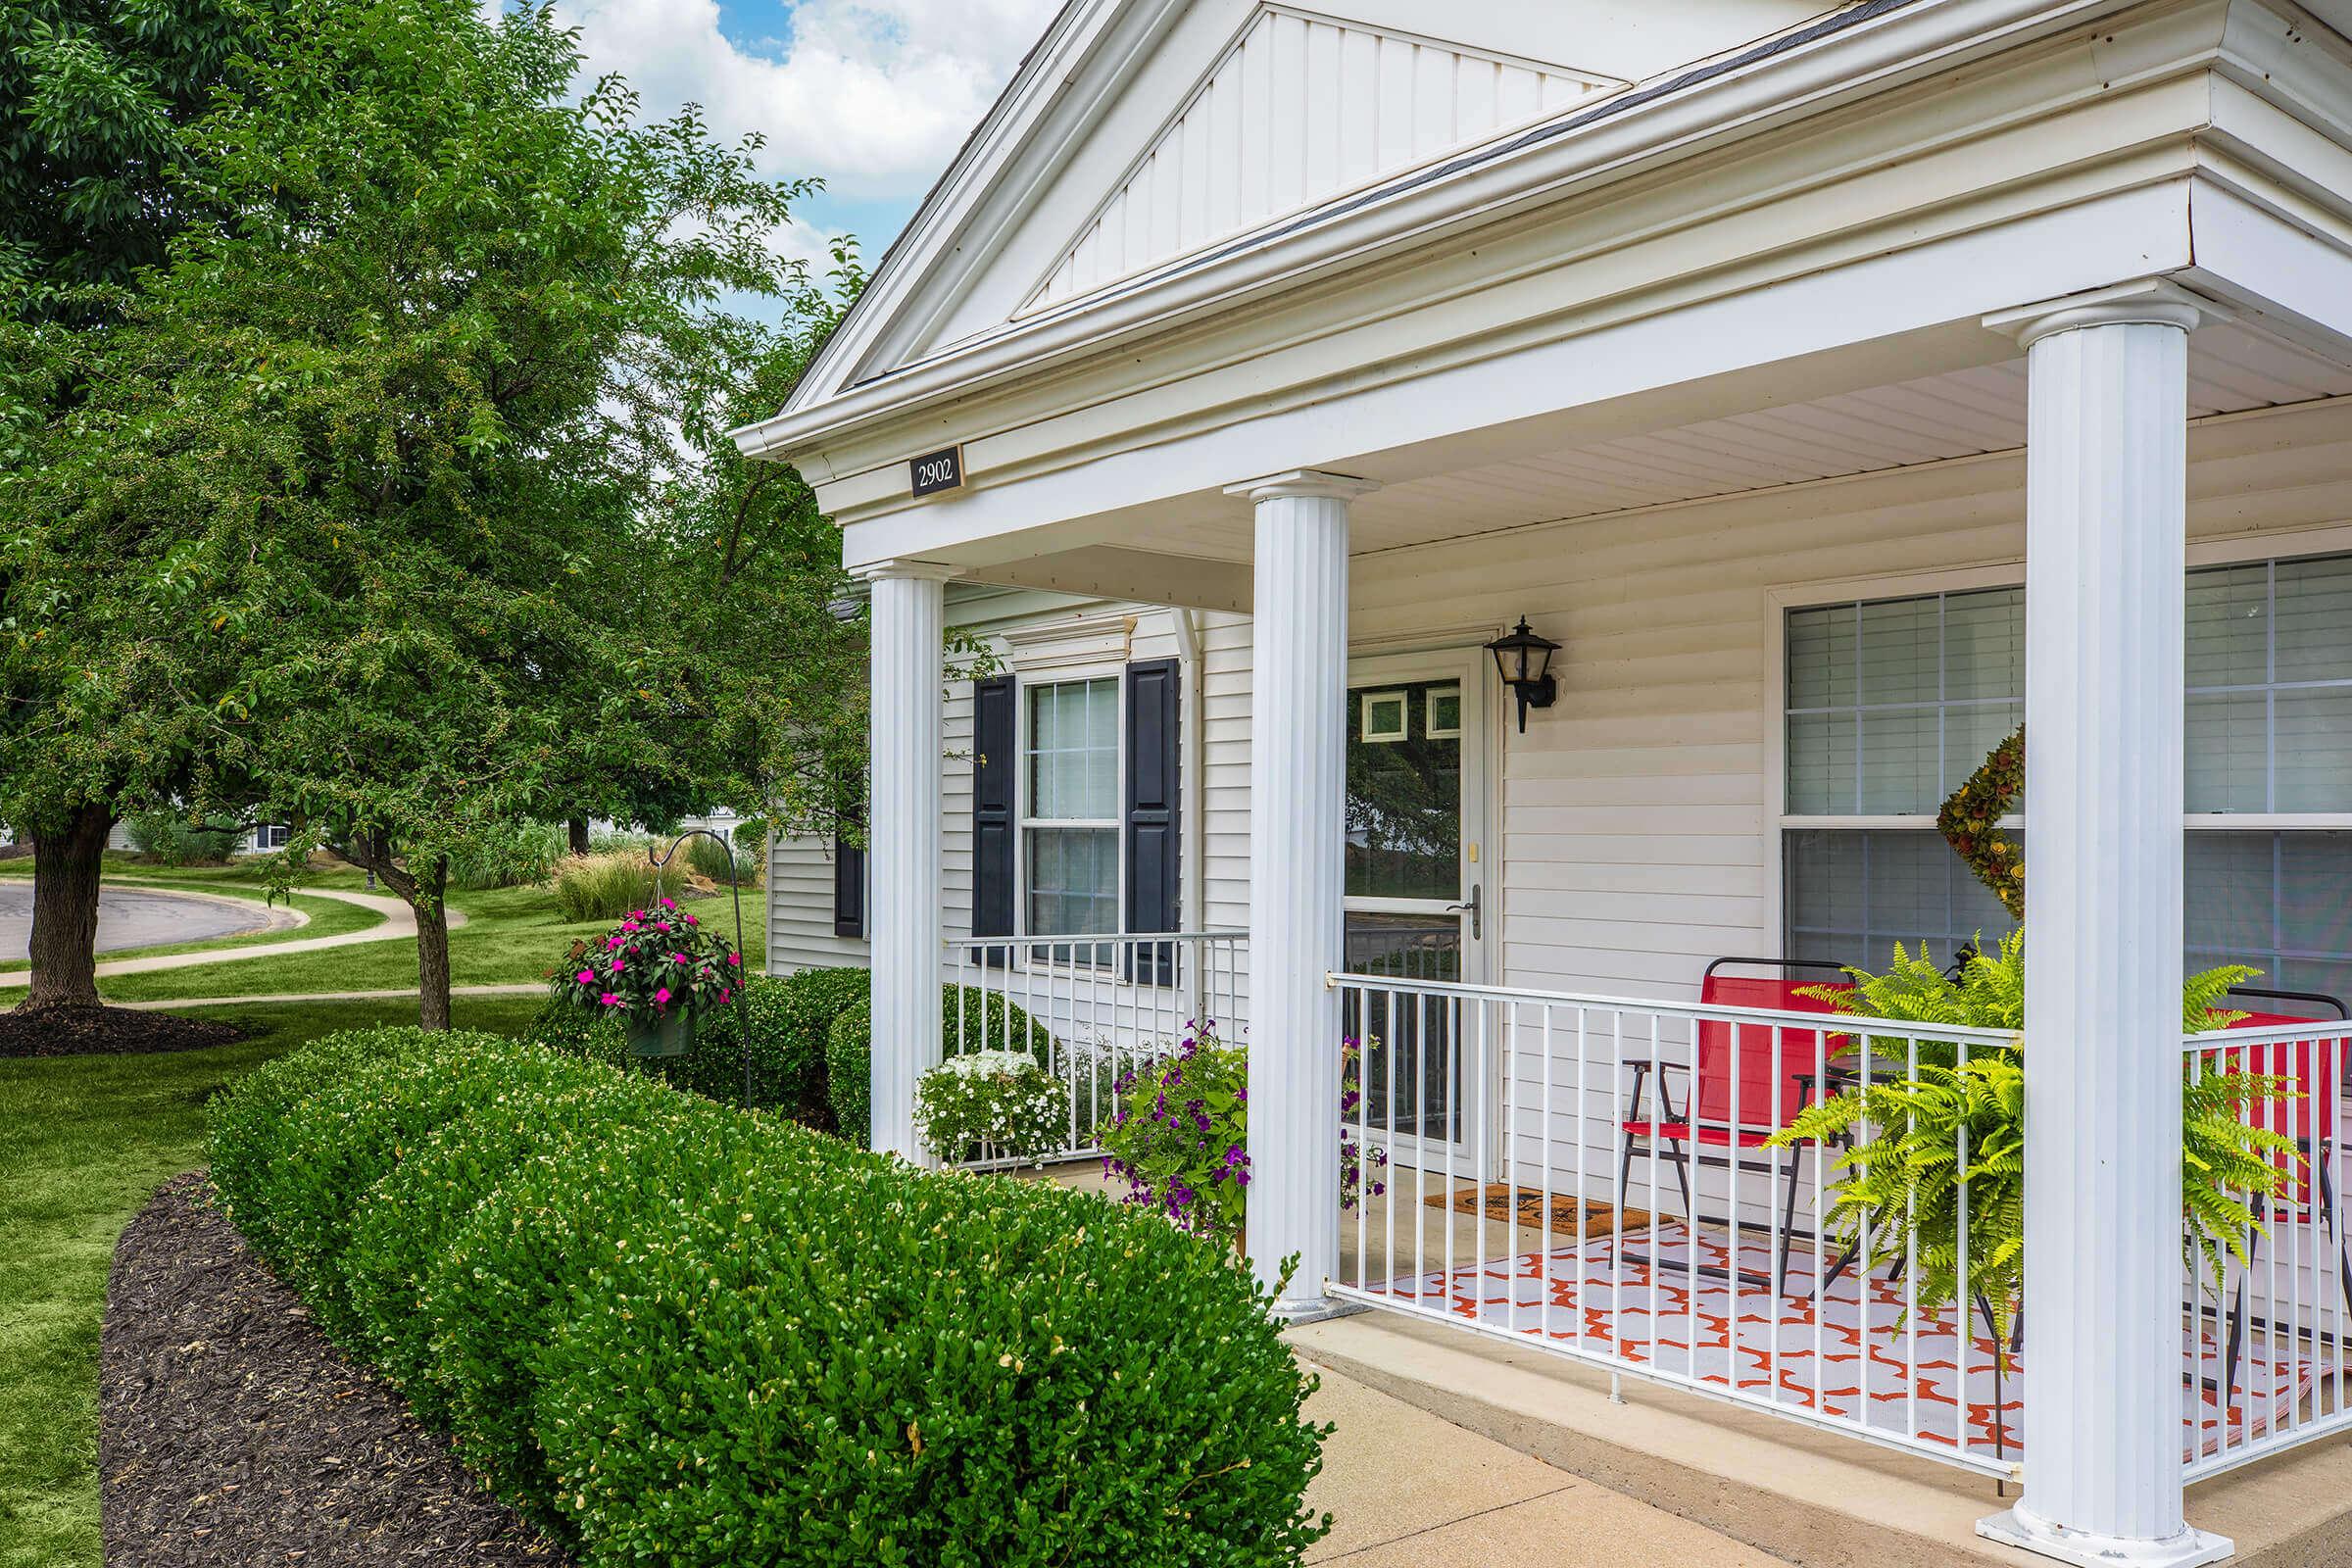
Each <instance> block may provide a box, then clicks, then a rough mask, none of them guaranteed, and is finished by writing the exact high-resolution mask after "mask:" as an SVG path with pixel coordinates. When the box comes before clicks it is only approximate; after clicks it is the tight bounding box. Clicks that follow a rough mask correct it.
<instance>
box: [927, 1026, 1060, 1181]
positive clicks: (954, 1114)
mask: <svg viewBox="0 0 2352 1568" xmlns="http://www.w3.org/2000/svg"><path fill="white" fill-rule="evenodd" d="M1069 1115H1070V1096H1069V1091H1068V1090H1067V1089H1066V1088H1064V1087H1063V1086H1062V1083H1061V1081H1060V1080H1059V1079H1057V1078H1055V1077H1054V1076H1053V1075H1052V1074H1051V1073H1049V1072H1047V1071H1046V1070H1045V1069H1044V1068H1043V1067H1041V1066H1039V1065H1038V1064H1037V1060H1036V1058H1035V1057H1033V1056H1030V1055H1028V1054H1025V1053H1023V1052H1018V1051H977V1052H973V1053H972V1054H969V1055H963V1056H951V1057H949V1058H948V1059H947V1060H946V1061H944V1062H942V1063H940V1064H939V1065H938V1066H936V1067H934V1068H932V1069H931V1070H930V1071H929V1072H927V1073H925V1074H923V1079H922V1082H921V1083H920V1084H918V1085H916V1086H915V1094H914V1119H915V1125H916V1126H917V1127H919V1128H921V1129H922V1133H923V1141H924V1143H926V1144H928V1145H929V1146H930V1147H931V1149H932V1151H933V1152H935V1153H937V1154H938V1155H939V1156H940V1157H941V1158H943V1159H947V1160H950V1161H957V1160H963V1159H967V1158H972V1157H975V1151H977V1152H978V1156H979V1157H989V1158H994V1157H999V1156H1003V1155H1011V1156H1013V1157H1015V1158H1019V1159H1039V1158H1043V1157H1044V1156H1046V1155H1048V1154H1051V1153H1053V1152H1055V1151H1056V1150H1058V1149H1060V1148H1062V1147H1064V1146H1065V1145H1066V1144H1067V1143H1068V1141H1069Z"/></svg>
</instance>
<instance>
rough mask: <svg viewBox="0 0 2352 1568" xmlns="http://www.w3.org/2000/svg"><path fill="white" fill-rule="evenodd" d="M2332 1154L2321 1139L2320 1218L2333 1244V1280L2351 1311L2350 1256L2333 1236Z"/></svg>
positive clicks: (2351, 1278)
mask: <svg viewBox="0 0 2352 1568" xmlns="http://www.w3.org/2000/svg"><path fill="white" fill-rule="evenodd" d="M2332 1157H2333V1152H2332V1151H2330V1150H2329V1149H2328V1147H2327V1141H2326V1140H2325V1139H2323V1140H2322V1141H2321V1143H2320V1160H2319V1164H2320V1218H2321V1220H2322V1222H2323V1223H2325V1224H2326V1225H2327V1235H2328V1237H2329V1238H2330V1239H2331V1240H2333V1241H2334V1243H2335V1278H2336V1283H2337V1285H2338V1286H2339V1287H2341V1289H2342V1290H2343V1293H2344V1306H2345V1308H2346V1309H2347V1310H2352V1255H2348V1254H2347V1252H2346V1250H2345V1240H2346V1239H2345V1238H2343V1237H2341V1236H2337V1235H2336V1234H2335V1177H2334V1175H2333V1173H2331V1172H2330V1171H2329V1170H2328V1168H2327V1167H2328V1162H2329V1160H2330V1159H2331V1158H2332Z"/></svg>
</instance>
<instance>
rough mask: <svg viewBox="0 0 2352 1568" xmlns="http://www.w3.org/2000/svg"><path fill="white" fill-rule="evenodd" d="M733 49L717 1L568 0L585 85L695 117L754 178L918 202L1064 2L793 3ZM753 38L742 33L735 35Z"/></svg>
mask: <svg viewBox="0 0 2352 1568" xmlns="http://www.w3.org/2000/svg"><path fill="white" fill-rule="evenodd" d="M770 3H773V4H774V9H775V16H776V24H777V29H776V30H777V32H778V33H779V35H780V36H778V37H777V38H776V39H774V40H773V41H771V42H769V43H767V44H765V45H762V46H757V47H754V48H750V49H746V48H741V47H738V46H737V45H736V44H735V43H734V42H733V41H731V40H730V39H729V38H727V37H726V35H725V34H724V33H722V32H721V31H720V29H719V14H718V7H717V5H716V4H715V0H563V3H562V4H561V5H560V7H559V15H560V16H562V18H563V19H564V22H565V23H567V24H569V25H574V26H577V27H579V28H580V40H581V46H582V48H583V49H584V51H585V52H586V54H587V56H588V63H587V71H588V73H589V74H591V75H596V74H601V73H605V72H618V73H621V74H622V75H624V76H626V77H627V78H628V80H629V82H630V84H631V85H632V86H634V87H635V88H636V89H637V90H638V92H639V93H640V94H641V95H642V96H643V99H644V103H645V107H646V109H647V111H648V112H650V113H651V114H654V115H665V114H668V113H671V112H673V111H674V110H675V109H676V108H677V107H678V106H679V105H680V104H684V103H689V102H692V103H698V104H701V105H702V106H703V109H704V111H705V113H706V115H707V116H708V117H709V120H710V123H711V128H712V130H713V131H715V132H716V133H718V134H719V135H720V136H722V137H725V138H727V139H730V140H731V139H733V138H735V137H738V136H741V135H743V134H745V133H746V132H750V131H759V132H761V133H763V134H764V135H765V136H766V137H767V145H766V146H765V148H763V149H762V150H761V152H760V166H761V168H762V170H763V171H764V172H767V173H769V174H771V175H778V176H797V175H804V174H818V175H822V176H824V178H825V179H826V182H827V184H828V186H829V187H830V188H831V190H832V192H833V194H834V195H835V196H837V197H840V198H842V199H846V200H851V201H889V200H897V199H904V198H907V197H909V196H913V195H919V194H920V193H921V192H922V191H924V190H925V189H927V188H929V186H930V184H931V182H932V181H933V180H934V179H936V178H937V177H938V175H939V173H940V172H941V171H943V170H944V169H945V168H946V167H947V164H948V160H949V159H951V158H953V157H954V156H955V153H956V148H957V147H958V146H960V145H961V144H962V141H963V138H964V136H965V135H966V134H967V133H969V131H970V130H971V128H972V126H973V125H975V124H977V123H979V121H980V118H981V116H982V115H984V114H986V113H987V111H988V106H989V105H990V103H992V102H993V101H994V100H995V98H996V95H997V93H998V91H999V90H1000V89H1001V88H1002V87H1003V86H1004V84H1005V80H1006V79H1007V78H1009V77H1010V75H1011V74H1012V72H1013V69H1014V67H1015V66H1017V65H1018V64H1019V62H1020V59H1021V57H1022V56H1023V55H1024V54H1026V53H1027V52H1028V50H1029V47H1030V45H1031V44H1032V43H1034V42H1035V41H1036V39H1037V38H1038V36H1039V35H1040V34H1041V33H1042V32H1043V31H1044V30H1045V27H1046V24H1047V22H1048V21H1049V20H1050V19H1051V18H1052V17H1053V15H1054V11H1055V9H1056V8H1057V4H1058V0H801V3H800V4H798V5H795V6H792V7H790V8H789V10H788V9H787V8H786V7H785V6H784V5H782V4H781V3H780V0H770ZM741 30H748V29H741Z"/></svg>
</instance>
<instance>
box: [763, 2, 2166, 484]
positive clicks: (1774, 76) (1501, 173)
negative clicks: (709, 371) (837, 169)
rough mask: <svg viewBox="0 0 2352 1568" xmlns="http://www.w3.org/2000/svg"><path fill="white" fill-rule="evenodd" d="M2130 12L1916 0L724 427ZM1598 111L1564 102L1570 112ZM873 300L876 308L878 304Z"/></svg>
mask: <svg viewBox="0 0 2352 1568" xmlns="http://www.w3.org/2000/svg"><path fill="white" fill-rule="evenodd" d="M2131 5H2132V0H2068V3H2063V4H2058V5H2051V4H2046V3H2040V4H2037V3H2034V0H1917V3H1915V4H1912V5H1909V6H1905V7H1902V8H1900V9H1897V10H1894V11H1890V12H1888V13H1887V14H1886V15H1884V16H1881V17H1877V18H1873V19H1871V20H1870V21H1868V22H1866V23H1863V24H1860V25H1855V26H1853V27H1851V28H1850V29H1848V30H1846V31H1842V32H1838V33H1834V34H1832V35H1830V36H1829V37H1827V38H1825V39H1822V40H1820V41H1819V42H1818V43H1816V44H1814V45H1813V46H1810V47H1806V48H1799V49H1791V50H1789V51H1787V52H1785V53H1782V54H1779V55H1774V56H1770V57H1767V58H1765V59H1762V60H1759V61H1757V62H1755V63H1754V64H1752V65H1750V66H1747V67H1745V68H1742V69H1740V70H1739V71H1735V72H1732V73H1728V74H1725V75H1721V76H1717V77H1713V78H1711V79H1709V80H1706V81H1703V82H1700V83H1698V84H1696V85H1694V86H1692V87H1691V88H1689V89H1687V90H1684V91H1681V92H1674V93H1669V94H1667V95H1665V96H1663V97H1661V98H1659V99H1658V100H1656V102H1654V103H1651V104H1644V105H1641V106H1639V107H1637V108H1635V109H1632V110H1629V111H1626V112H1624V113H1621V114H1618V115H1614V116H1610V117H1607V118H1604V119H1601V120H1599V121H1597V122H1595V123H1593V124H1592V125H1590V126H1588V127H1585V128H1583V129H1580V130H1578V131H1575V132H1572V133H1570V134H1567V135H1562V136H1557V137H1551V138H1548V139H1544V140H1541V141H1535V142H1532V143H1531V144H1529V145H1526V146H1523V147H1520V148H1518V149H1516V150H1513V151H1510V152H1506V153H1504V154H1502V155H1500V156H1486V155H1482V154H1478V153H1475V152H1474V153H1471V154H1463V155H1459V157H1460V160H1461V161H1465V162H1467V163H1468V167H1466V168H1465V169H1463V170H1462V171H1461V172H1458V173H1455V174H1451V175H1448V176H1446V177H1444V178H1438V179H1430V178H1428V177H1427V175H1426V172H1422V173H1417V174H1415V175H1412V176H1408V177H1407V180H1406V181H1404V182H1403V183H1402V187H1401V188H1397V189H1392V190H1391V191H1390V192H1389V193H1387V194H1381V193H1378V192H1374V193H1358V194H1356V195H1354V196H1350V197H1348V198H1345V199H1344V200H1343V201H1342V202H1341V203H1339V204H1337V207H1338V208H1339V210H1338V211H1335V212H1333V213H1331V214H1330V215H1328V216H1326V217H1324V218H1321V219H1313V218H1310V219H1307V220H1304V221H1302V222H1301V221H1293V222H1294V225H1295V226H1294V232H1292V233H1290V234H1288V235H1286V236H1284V237H1283V238H1282V240H1281V241H1280V242H1279V243H1272V244H1260V245H1250V244H1248V243H1247V236H1245V237H1244V239H1243V240H1241V241H1236V242H1232V243H1231V244H1229V245H1228V247H1227V248H1226V250H1225V252H1224V253H1223V254H1219V255H1215V256H1212V257H1211V258H1209V259H1205V260H1204V259H1201V258H1198V257H1196V258H1192V259H1190V260H1188V261H1186V262H1183V263H1179V264H1176V265H1175V266H1174V267H1172V268H1170V269H1166V270H1163V271H1162V272H1160V273H1157V274H1149V275H1146V276H1144V277H1141V278H1137V279H1134V280H1132V281H1131V282H1130V283H1128V284H1126V285H1122V286H1121V287H1119V288H1117V289H1114V290H1113V291H1112V292H1111V293H1110V294H1108V295H1102V294H1098V295H1090V296H1088V297H1086V298H1084V299H1082V300H1075V301H1072V302H1070V304H1069V305H1067V306H1063V307H1059V308H1057V309H1055V310H1054V311H1052V312H1046V313H1041V314H1039V315H1037V316H1035V317H1032V318H1030V319H1027V320H1025V321H1023V322H1021V323H1018V324H1017V325H1013V326H1009V327H1006V328H1005V329H1002V330H1000V331H999V332H997V333H995V334H991V335H988V336H984V337H978V338H973V339H970V340H967V341H965V342H963V343H960V344H957V345H955V346H954V347H952V348H949V349H946V350H943V351H942V352H941V353H939V354H938V355H936V356H934V357H933V358H931V359H929V360H925V361H923V362H921V363H919V364H917V365H914V366H910V367H908V368H906V369H904V370H901V371H899V372H897V373H895V374H892V375H890V376H887V377H884V378H881V379H879V380H876V381H871V382H866V383H863V384H860V385H858V386H856V387H851V388H848V389H846V390H842V391H840V392H839V393H838V394H836V395H832V396H829V397H827V398H825V399H824V400H822V401H813V400H811V401H809V402H807V403H806V404H805V405H804V406H800V407H793V408H788V409H787V410H786V411H785V412H784V413H782V414H780V415H778V416H777V417H774V418H772V419H766V420H762V421H760V423H758V424H753V425H748V426H746V427H744V428H743V429H740V430H737V431H736V432H734V435H735V440H736V444H737V445H738V446H739V447H740V448H741V449H742V450H743V451H744V452H745V453H746V454H747V455H749V456H752V457H755V458H772V459H777V460H779V461H795V460H796V458H798V457H801V456H804V455H806V454H808V453H809V451H810V449H811V448H814V447H816V446H818V445H819V444H821V443H822V442H824V441H827V440H831V439H838V438H839V437H841V436H842V435H844V434H847V433H849V432H851V431H853V430H855V429H857V428H858V426H860V425H864V424H867V423H870V422H874V421H876V420H880V419H888V418H895V417H904V416H905V415H907V414H908V413H910V412H912V411H913V410H915V409H916V408H919V407H922V406H924V405H926V404H928V403H930V402H933V401H935V400H937V399H940V398H945V397H966V396H970V395H972V394H973V393H975V392H978V391H980V390H982V389H983V388H984V387H985V386H986V385H987V384H989V383H990V382H992V381H995V380H999V379H1002V378H1005V377H1007V376H1012V375H1032V374H1036V373H1038V372H1039V371H1040V370H1042V369H1044V368H1047V367H1048V366H1050V365H1051V364H1053V363H1054V361H1056V360H1058V359H1062V358H1067V357H1070V356H1073V355H1084V354H1092V353H1099V352H1102V351H1103V350H1104V349H1106V348H1107V347H1109V346H1110V345H1111V344H1112V343H1113V342H1114V341H1115V340H1118V339H1122V338H1125V337H1127V336H1131V335H1135V334H1140V333H1143V332H1147V331H1154V330H1159V329H1161V328H1164V327H1166V326H1168V325H1171V324H1173V323H1175V322H1177V321H1180V320H1182V319H1185V318H1186V317H1188V316H1191V315H1196V314H1200V313H1204V312H1207V311H1210V310H1222V309H1229V308H1230V307H1231V306H1232V305H1233V303H1234V302H1235V300H1236V298H1237V297H1238V296H1241V295H1243V294H1245V293H1247V292H1249V291H1251V290H1253V289H1259V288H1264V287H1267V286H1270V285H1272V284H1274V283H1277V282H1281V281H1284V280H1286V279H1289V278H1292V277H1293V276H1294V275H1295V274H1297V273H1299V272H1300V271H1302V270H1309V269H1312V268H1315V267H1318V266H1322V265H1327V264H1329V263H1332V262H1334V261H1338V260H1342V259H1345V260H1348V261H1349V262H1350V263H1354V264H1358V265H1360V264H1361V263H1362V262H1364V261H1365V260H1367V259H1368V256H1369V254H1370V253H1372V252H1374V251H1376V250H1380V249H1384V248H1395V247H1397V246H1399V245H1402V244H1405V243H1410V242H1412V241H1415V240H1426V239H1427V238H1428V237H1429V235H1430V231H1431V230H1433V229H1437V228H1442V227H1445V226H1448V225H1454V224H1460V223H1463V222H1466V221H1478V220H1486V219H1491V218H1494V217H1495V216H1498V215H1499V213H1500V212H1501V211H1502V210H1504V209H1506V208H1508V207H1509V206H1511V205H1514V204H1522V203H1533V202H1535V201H1539V200H1548V199H1554V198H1556V197H1557V196H1559V195H1560V194H1561V193H1562V192H1563V190H1564V189H1565V188H1566V187H1568V186H1570V185H1572V184H1574V183H1576V182H1578V181H1585V180H1593V179H1596V178H1598V177H1602V176H1608V177H1623V176H1624V175H1625V174H1627V173H1628V172H1632V170H1633V169H1634V168H1635V167H1636V166H1638V165H1642V164H1645V163H1648V162H1653V161H1660V160H1669V159H1673V158H1677V157H1682V156H1688V155H1690V154H1692V153H1695V152H1698V151H1702V150H1704V149H1706V148H1708V147H1712V146H1714V145H1717V144H1718V143H1720V142H1721V141H1722V140H1724V139H1726V138H1728V137H1733V136H1736V135H1738V134H1740V133H1741V132H1752V131H1754V130H1756V129H1758V128H1760V125H1759V123H1760V122H1767V121H1770V120H1773V119H1776V118H1787V117H1789V116H1791V115H1794V114H1796V113H1797V112H1799V111H1806V112H1810V111H1813V110H1817V109H1819V108H1822V107H1824V106H1825V105H1826V104H1828V103H1830V102H1833V101H1837V100H1840V99H1855V98H1861V97H1865V96H1868V95H1870V94H1871V93H1874V92H1877V91H1879V90H1882V89H1883V88H1884V87H1886V86H1887V84H1888V82H1889V81H1890V80H1891V79H1899V78H1901V77H1904V76H1918V75H1925V74H1929V73H1934V72H1936V71H1938V70H1941V69H1945V68H1947V67H1948V66H1949V65H1950V64H1951V63H1952V58H1953V57H1955V56H1974V55H1982V54H1985V53H1990V52H1993V51H1996V50H1998V49H2001V48H2004V47H2008V46H2011V45H2013V44H2015V43H2016V42H2018V41H2019V40H2020V39H2021V38H2023V37H2030V36H2037V35H2047V34H2051V33H2057V32H2063V31H2065V30H2067V29H2069V28H2072V27H2075V26H2078V25H2082V24H2083V23H2085V22H2090V21H2095V20H2097V19H2098V18H2100V17H2102V16H2106V15H2110V14H2112V13H2115V12H2119V11H2125V10H2129V9H2131ZM1599 107H1601V106H1597V105H1592V106H1580V107H1579V109H1577V110H1575V111H1572V112H1571V114H1572V115H1573V114H1577V113H1591V112H1593V110H1595V109H1597V108H1599ZM1519 134H1521V135H1525V134H1526V133H1525V132H1522V133H1519ZM875 305H876V306H877V307H880V308H882V310H881V314H887V306H888V302H887V301H883V300H877V301H876V302H875ZM804 471H805V472H809V474H810V477H811V478H812V479H817V480H820V481H821V480H823V479H827V478H833V477H839V476H838V475H834V474H831V473H829V472H826V471H825V470H824V467H823V465H822V464H821V463H815V464H808V463H804Z"/></svg>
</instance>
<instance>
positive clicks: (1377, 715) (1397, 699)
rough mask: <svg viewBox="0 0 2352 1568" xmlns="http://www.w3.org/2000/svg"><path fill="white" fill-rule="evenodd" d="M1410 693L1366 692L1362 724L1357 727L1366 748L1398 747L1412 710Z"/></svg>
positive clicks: (1401, 741) (1402, 739) (1402, 740)
mask: <svg viewBox="0 0 2352 1568" xmlns="http://www.w3.org/2000/svg"><path fill="white" fill-rule="evenodd" d="M1412 700H1413V699H1412V693H1410V692H1366V693H1364V694H1363V704H1364V714H1363V722H1362V723H1361V724H1360V725H1359V726H1358V728H1359V731H1360V733H1361V734H1362V736H1363V741H1364V744H1365V745H1367V746H1400V745H1402V744H1403V743H1404V739H1405V732H1406V729H1407V726H1408V722H1409V721H1408V719H1407V717H1406V715H1407V714H1408V713H1409V712H1410V711H1411V710H1412Z"/></svg>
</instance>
